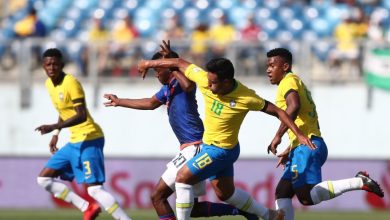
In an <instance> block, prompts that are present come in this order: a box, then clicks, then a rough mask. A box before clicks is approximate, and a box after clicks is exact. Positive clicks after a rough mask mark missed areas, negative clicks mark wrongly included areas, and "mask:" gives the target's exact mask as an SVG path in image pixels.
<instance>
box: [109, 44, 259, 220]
mask: <svg viewBox="0 0 390 220" xmlns="http://www.w3.org/2000/svg"><path fill="white" fill-rule="evenodd" d="M161 47H162V51H160V52H158V53H156V54H154V55H153V57H152V60H160V59H164V58H178V57H179V56H178V54H177V53H176V52H174V51H171V49H170V44H169V41H168V43H165V41H163V45H162V46H161ZM177 71H178V70H177V69H168V68H156V69H155V72H156V77H157V79H158V80H159V81H160V83H161V84H162V85H163V86H162V87H161V89H160V90H159V91H158V92H157V93H156V94H155V95H153V96H152V97H151V98H143V99H124V98H118V97H117V96H116V95H114V94H105V95H104V97H105V98H106V99H108V100H109V101H108V102H106V103H104V105H105V106H115V107H116V106H120V107H126V108H132V109H139V110H154V109H156V108H158V107H160V106H161V105H166V106H167V112H168V117H169V123H170V125H171V127H172V130H173V132H174V133H175V135H176V137H177V139H178V141H179V143H180V152H179V153H178V154H177V155H176V156H175V158H173V159H172V161H170V162H169V163H168V164H167V169H166V170H165V172H164V173H163V174H162V176H161V178H160V180H159V182H158V184H157V185H156V187H155V189H154V192H153V193H152V197H151V199H152V203H153V206H154V208H155V210H156V212H157V215H158V216H159V219H164V220H174V219H176V217H175V213H174V212H173V210H172V208H171V206H170V205H169V203H168V200H167V199H168V197H169V196H171V195H172V193H173V192H174V191H175V179H176V174H177V171H178V170H179V169H180V168H181V167H182V166H183V165H184V164H185V162H186V161H188V160H189V159H191V158H192V157H193V156H194V155H195V154H197V153H198V152H199V151H200V144H201V143H202V135H203V131H204V128H203V123H202V120H201V119H200V117H199V113H198V104H197V101H196V98H195V93H196V85H195V83H193V82H191V81H189V80H188V79H187V78H185V77H184V76H183V75H182V74H178V72H177ZM194 191H195V193H194V195H195V197H198V196H202V195H204V194H205V182H204V181H202V182H200V183H198V184H196V185H195V186H194ZM223 215H243V216H245V217H246V218H247V219H258V218H257V216H255V215H253V214H249V213H245V212H242V211H240V210H238V209H237V208H235V207H233V206H231V205H227V204H222V203H211V202H198V200H197V198H195V204H194V209H193V210H192V212H191V217H211V216H223Z"/></svg>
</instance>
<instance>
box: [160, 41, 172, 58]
mask: <svg viewBox="0 0 390 220" xmlns="http://www.w3.org/2000/svg"><path fill="white" fill-rule="evenodd" d="M160 48H161V50H160V53H161V54H162V55H163V57H164V58H165V57H167V56H168V54H169V53H170V52H171V41H170V40H168V41H167V42H166V41H165V40H163V41H162V44H160Z"/></svg>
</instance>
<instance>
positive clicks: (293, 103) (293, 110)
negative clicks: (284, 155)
mask: <svg viewBox="0 0 390 220" xmlns="http://www.w3.org/2000/svg"><path fill="white" fill-rule="evenodd" d="M286 104H287V108H286V113H287V115H288V116H289V117H290V118H291V119H292V120H293V121H295V119H296V118H297V116H298V112H299V109H300V107H301V102H300V100H299V95H298V93H297V92H296V91H294V90H291V91H290V92H289V93H288V94H287V97H286ZM287 129H288V127H287V126H286V125H285V124H284V123H281V124H280V126H279V129H278V130H277V131H276V134H275V137H274V139H273V140H272V142H271V144H270V145H269V146H268V149H267V151H268V153H269V152H270V151H271V152H272V153H273V154H275V155H276V153H277V150H276V148H277V147H278V145H279V144H280V143H281V140H282V137H283V135H284V133H286V131H287Z"/></svg>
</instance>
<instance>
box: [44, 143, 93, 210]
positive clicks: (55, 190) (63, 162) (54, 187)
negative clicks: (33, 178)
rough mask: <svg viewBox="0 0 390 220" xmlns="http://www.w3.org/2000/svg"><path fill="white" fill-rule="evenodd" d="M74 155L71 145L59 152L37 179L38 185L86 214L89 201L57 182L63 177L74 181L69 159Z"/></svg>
mask: <svg viewBox="0 0 390 220" xmlns="http://www.w3.org/2000/svg"><path fill="white" fill-rule="evenodd" d="M72 154H73V152H72V148H71V147H70V143H68V144H66V145H65V146H64V147H62V148H61V149H60V150H59V151H57V152H56V153H55V154H54V155H53V156H52V157H51V158H50V160H49V161H48V162H47V164H46V165H45V167H44V168H43V169H42V171H41V172H40V174H39V176H38V177H37V183H38V185H40V186H41V187H42V188H44V189H45V190H46V191H48V192H50V193H51V194H53V195H54V197H56V198H58V199H62V200H64V201H66V202H68V203H71V204H73V205H74V206H75V207H77V208H78V209H79V210H81V211H82V212H84V211H85V210H86V209H87V208H88V205H89V203H88V201H86V200H85V199H83V198H81V197H80V196H79V195H77V194H76V193H74V192H73V191H72V190H70V189H69V188H68V187H67V186H66V185H65V184H63V183H61V182H59V181H57V180H56V179H55V178H56V177H58V176H60V175H62V176H63V177H66V178H65V180H68V181H72V180H73V178H74V175H73V172H72V169H71V166H70V161H69V158H70V156H71V155H72Z"/></svg>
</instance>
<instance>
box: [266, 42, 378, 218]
mask: <svg viewBox="0 0 390 220" xmlns="http://www.w3.org/2000/svg"><path fill="white" fill-rule="evenodd" d="M267 57H268V59H267V74H268V77H269V80H270V82H271V84H273V85H278V90H277V94H276V105H277V106H278V107H280V108H282V109H284V110H285V111H286V112H287V114H288V115H289V117H290V118H291V119H292V120H294V122H295V124H296V125H297V126H298V128H300V130H301V131H302V132H303V133H304V134H305V135H307V136H308V137H310V138H311V141H312V142H313V143H314V144H315V145H316V146H317V148H316V149H314V150H313V149H310V148H309V147H307V146H306V145H305V144H302V143H299V141H298V138H297V136H296V135H295V134H294V133H293V132H291V130H287V129H288V128H287V126H286V125H284V124H283V123H282V124H281V125H280V127H279V129H278V131H277V132H276V135H275V137H274V138H273V140H272V142H271V144H270V145H269V146H268V153H269V152H270V151H271V152H272V153H273V154H276V153H277V151H276V149H277V146H278V145H279V144H280V143H281V138H282V136H283V134H284V133H285V132H286V131H287V133H288V135H289V138H290V147H289V148H287V149H286V150H285V151H284V152H283V153H282V154H280V155H278V156H279V157H280V159H279V163H278V166H279V165H280V164H282V165H283V166H284V167H285V171H284V173H283V176H282V177H281V179H280V181H279V183H278V185H277V187H276V193H275V194H276V195H275V197H276V202H275V203H276V208H279V209H283V210H284V211H285V212H286V218H285V219H286V220H291V219H294V209H293V207H292V201H291V199H292V197H293V196H294V195H297V197H298V200H299V201H300V203H302V204H303V205H315V204H318V203H320V202H322V201H325V200H329V199H333V198H335V197H337V196H339V195H341V194H343V193H344V192H347V191H351V190H366V191H368V192H372V193H375V194H376V195H378V196H379V197H383V191H382V189H381V188H380V186H379V185H378V184H377V183H376V182H375V181H374V180H372V179H371V178H370V177H369V175H368V174H367V173H366V172H361V171H360V172H358V173H357V174H356V177H354V178H350V179H343V180H337V181H324V182H322V177H321V167H322V165H323V164H324V163H325V161H326V159H327V156H328V150H327V146H326V144H325V142H324V139H323V138H322V137H321V132H320V126H319V123H318V115H317V111H316V106H315V103H314V101H313V99H312V97H311V94H310V91H309V90H308V89H307V87H306V86H305V84H304V83H303V82H302V80H301V79H300V78H299V76H298V75H296V74H294V73H293V72H292V60H293V57H292V54H291V52H290V51H288V50H287V49H284V48H275V49H273V50H270V51H269V52H268V53H267Z"/></svg>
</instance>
